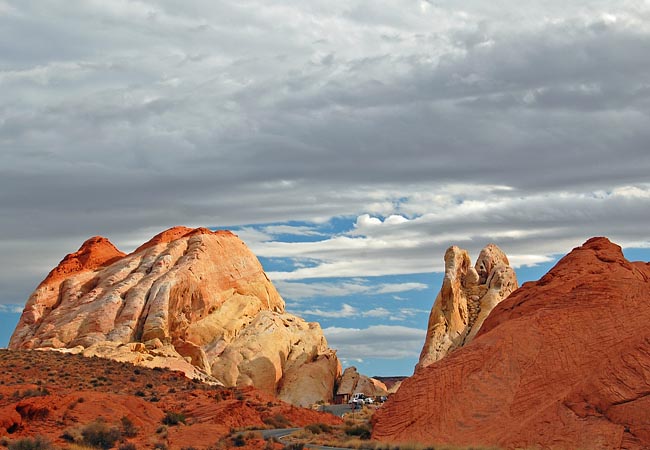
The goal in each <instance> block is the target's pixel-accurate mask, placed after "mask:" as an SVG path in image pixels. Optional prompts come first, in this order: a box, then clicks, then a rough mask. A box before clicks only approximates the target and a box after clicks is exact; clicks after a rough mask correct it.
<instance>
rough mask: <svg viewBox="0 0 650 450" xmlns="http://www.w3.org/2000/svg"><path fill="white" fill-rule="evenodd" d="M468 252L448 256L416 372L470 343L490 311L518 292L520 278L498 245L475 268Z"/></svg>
mask: <svg viewBox="0 0 650 450" xmlns="http://www.w3.org/2000/svg"><path fill="white" fill-rule="evenodd" d="M470 264H471V263H470V259H469V255H468V253H467V251H466V250H462V249H460V248H458V247H456V246H453V247H450V248H449V249H448V250H447V252H446V253H445V276H444V279H443V282H442V288H441V289H440V293H439V294H438V296H437V297H436V300H435V302H434V304H433V308H432V309H431V314H430V316H429V325H428V327H427V336H426V339H425V342H424V347H423V348H422V353H421V354H420V361H419V362H418V364H417V367H416V370H417V369H419V368H421V367H426V366H428V365H430V364H431V363H434V362H435V361H438V360H440V359H441V358H444V357H445V356H447V354H449V353H450V352H452V351H454V350H455V349H457V348H459V347H462V346H463V345H465V344H467V343H469V342H470V341H471V340H472V339H473V338H474V336H476V333H477V332H478V330H479V329H480V328H481V325H482V324H483V322H484V321H485V319H486V318H487V316H488V315H489V314H490V311H492V309H493V308H494V307H495V306H496V305H498V304H499V302H500V301H501V300H503V299H504V298H506V297H507V296H508V295H510V293H511V292H512V291H514V290H515V289H517V287H518V285H517V276H516V275H515V271H514V270H513V269H512V268H511V267H510V263H509V261H508V258H507V257H506V255H505V254H504V253H503V252H502V251H501V249H499V247H497V246H496V245H494V244H490V245H488V246H487V247H485V248H484V249H483V250H481V253H480V255H479V257H478V259H477V260H476V264H475V265H474V267H471V265H470Z"/></svg>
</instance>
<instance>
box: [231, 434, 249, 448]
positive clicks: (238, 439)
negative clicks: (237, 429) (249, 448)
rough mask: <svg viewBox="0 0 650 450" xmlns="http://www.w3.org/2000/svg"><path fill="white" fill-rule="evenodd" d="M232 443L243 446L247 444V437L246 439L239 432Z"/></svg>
mask: <svg viewBox="0 0 650 450" xmlns="http://www.w3.org/2000/svg"><path fill="white" fill-rule="evenodd" d="M232 445H233V446H235V447H243V446H245V445H246V439H244V435H243V434H238V435H237V436H235V437H234V438H232Z"/></svg>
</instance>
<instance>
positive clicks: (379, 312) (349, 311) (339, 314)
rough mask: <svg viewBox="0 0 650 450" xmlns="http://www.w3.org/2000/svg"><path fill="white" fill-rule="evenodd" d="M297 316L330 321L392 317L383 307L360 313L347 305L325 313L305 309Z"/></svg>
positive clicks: (320, 310)
mask: <svg viewBox="0 0 650 450" xmlns="http://www.w3.org/2000/svg"><path fill="white" fill-rule="evenodd" d="M299 314H301V315H304V316H318V317H322V318H331V319H345V318H351V317H359V318H365V317H374V318H388V317H391V316H392V315H393V313H392V312H391V311H389V310H388V309H386V308H383V307H379V308H373V309H369V310H367V311H360V310H359V309H358V308H355V307H354V306H350V305H348V304H347V303H343V304H342V305H341V309H340V310H338V311H325V310H322V309H319V308H318V309H307V310H304V311H300V312H299Z"/></svg>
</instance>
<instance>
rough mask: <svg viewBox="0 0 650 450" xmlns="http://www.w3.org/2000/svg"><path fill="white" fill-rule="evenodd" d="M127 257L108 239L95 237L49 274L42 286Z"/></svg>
mask: <svg viewBox="0 0 650 450" xmlns="http://www.w3.org/2000/svg"><path fill="white" fill-rule="evenodd" d="M123 256H125V253H122V252H121V251H119V250H118V249H117V248H115V246H114V245H113V244H112V243H111V241H109V240H108V239H106V238H104V237H101V236H95V237H91V238H90V239H88V240H87V241H86V242H84V243H83V244H82V245H81V247H80V248H79V250H77V251H76V252H74V253H70V254H69V255H66V257H65V258H63V260H62V261H61V262H60V263H59V265H58V266H56V267H55V268H54V269H52V271H51V272H50V273H49V274H48V276H47V277H46V278H45V280H43V282H42V284H50V283H53V282H56V281H58V280H61V279H63V278H67V277H70V276H73V275H75V274H77V273H79V272H82V271H92V270H97V269H99V268H101V267H105V266H108V265H110V264H112V263H114V262H115V261H117V260H118V259H121V258H122V257H123Z"/></svg>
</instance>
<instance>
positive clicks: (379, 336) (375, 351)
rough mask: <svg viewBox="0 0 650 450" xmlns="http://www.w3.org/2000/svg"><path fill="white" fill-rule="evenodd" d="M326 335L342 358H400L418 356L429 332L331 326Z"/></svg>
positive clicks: (399, 327) (392, 328) (414, 329)
mask: <svg viewBox="0 0 650 450" xmlns="http://www.w3.org/2000/svg"><path fill="white" fill-rule="evenodd" d="M323 333H324V334H325V337H326V338H327V342H328V344H329V345H330V347H332V348H334V349H336V350H337V354H338V355H339V357H341V358H343V359H350V360H355V359H368V358H380V359H400V358H413V357H415V358H417V357H418V356H419V354H420V349H421V348H422V344H423V343H424V337H425V335H426V330H420V329H416V328H408V327H403V326H389V325H377V326H371V327H368V328H365V329H358V328H340V327H329V328H325V329H323Z"/></svg>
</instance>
